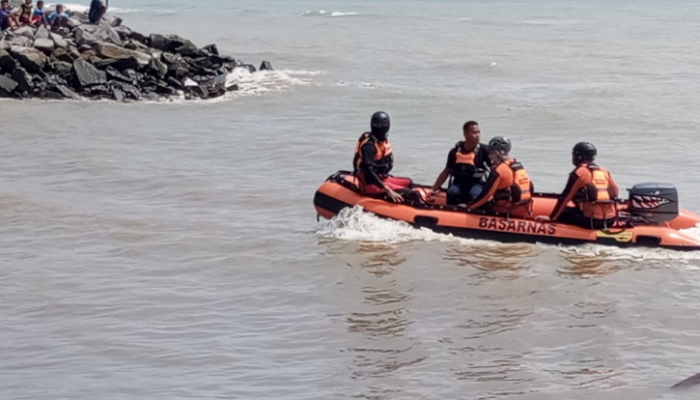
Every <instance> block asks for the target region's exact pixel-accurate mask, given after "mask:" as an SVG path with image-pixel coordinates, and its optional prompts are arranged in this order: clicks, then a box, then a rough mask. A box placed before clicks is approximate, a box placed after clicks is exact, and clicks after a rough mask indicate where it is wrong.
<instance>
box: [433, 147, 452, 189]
mask: <svg viewBox="0 0 700 400" xmlns="http://www.w3.org/2000/svg"><path fill="white" fill-rule="evenodd" d="M456 158H457V152H456V151H454V149H453V150H451V151H450V152H449V153H448V154H447V164H445V168H444V169H443V170H442V172H440V175H438V177H437V179H436V180H435V184H434V185H433V187H432V188H430V190H431V191H433V192H437V191H438V190H440V188H441V187H442V185H443V184H444V183H445V181H447V178H449V177H450V169H451V168H452V166H454V164H455V162H456Z"/></svg>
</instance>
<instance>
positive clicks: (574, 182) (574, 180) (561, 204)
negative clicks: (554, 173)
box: [549, 171, 581, 221]
mask: <svg viewBox="0 0 700 400" xmlns="http://www.w3.org/2000/svg"><path fill="white" fill-rule="evenodd" d="M579 189H581V180H580V179H579V177H578V175H577V174H576V171H574V172H572V173H571V174H570V175H569V181H568V182H566V187H565V188H564V191H563V192H561V195H559V199H558V200H557V205H556V206H554V210H552V214H551V215H550V217H549V219H550V220H552V221H556V220H557V218H559V216H560V215H561V213H563V212H564V209H565V208H566V205H567V204H569V202H570V201H571V200H573V199H574V196H576V192H578V190H579Z"/></svg>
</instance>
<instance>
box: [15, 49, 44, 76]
mask: <svg viewBox="0 0 700 400" xmlns="http://www.w3.org/2000/svg"><path fill="white" fill-rule="evenodd" d="M15 55H16V56H17V60H18V61H19V62H20V64H22V66H23V67H24V68H26V69H27V71H29V72H31V73H33V74H36V73H37V72H39V71H41V70H42V69H44V66H45V65H46V63H47V62H48V60H49V59H48V58H47V57H46V56H45V55H44V53H42V52H40V51H39V50H37V49H30V48H23V49H21V50H20V51H17V52H16V53H15Z"/></svg>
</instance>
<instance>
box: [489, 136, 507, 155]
mask: <svg viewBox="0 0 700 400" xmlns="http://www.w3.org/2000/svg"><path fill="white" fill-rule="evenodd" d="M510 148H511V144H510V139H508V138H506V137H503V136H496V137H495V138H493V139H491V141H490V142H489V150H499V151H502V152H504V153H510Z"/></svg>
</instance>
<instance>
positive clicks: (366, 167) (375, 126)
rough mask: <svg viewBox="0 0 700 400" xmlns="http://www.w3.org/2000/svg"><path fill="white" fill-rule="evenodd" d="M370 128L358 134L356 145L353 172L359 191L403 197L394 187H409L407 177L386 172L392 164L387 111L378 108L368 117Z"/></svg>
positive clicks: (389, 120) (395, 197)
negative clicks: (370, 118)
mask: <svg viewBox="0 0 700 400" xmlns="http://www.w3.org/2000/svg"><path fill="white" fill-rule="evenodd" d="M370 125H371V130H370V132H365V133H363V134H362V136H360V139H359V140H358V141H357V144H356V145H355V157H354V158H353V162H352V164H353V167H354V174H355V176H356V177H357V179H358V180H359V182H360V190H361V191H362V194H382V193H385V194H386V195H387V197H388V198H389V199H390V200H391V201H393V202H396V203H399V202H402V201H403V196H401V194H399V193H397V191H403V189H407V188H409V187H411V184H412V181H411V180H410V179H407V178H397V177H393V176H389V173H390V172H391V170H392V168H393V167H394V154H393V153H392V152H391V143H390V142H389V139H388V134H389V129H390V128H391V119H390V118H389V114H387V113H385V112H383V111H377V112H376V113H374V115H372V120H371V121H370Z"/></svg>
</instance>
